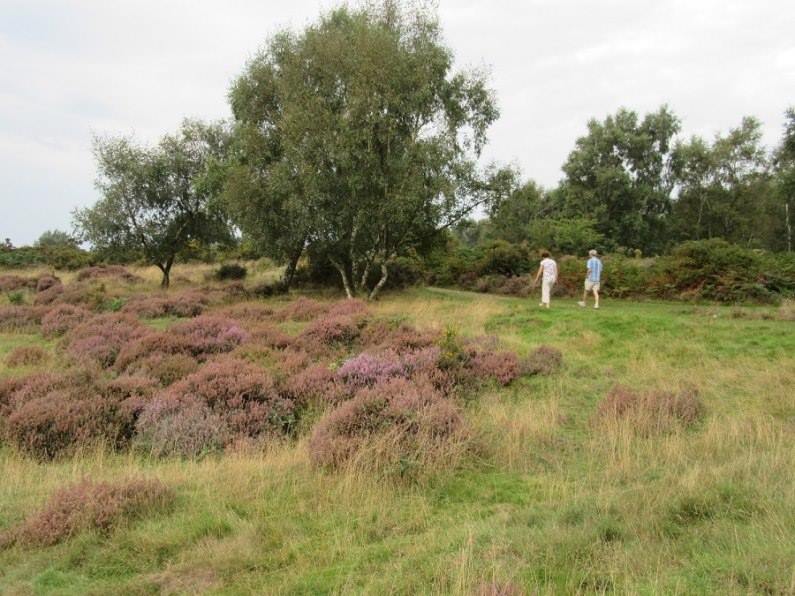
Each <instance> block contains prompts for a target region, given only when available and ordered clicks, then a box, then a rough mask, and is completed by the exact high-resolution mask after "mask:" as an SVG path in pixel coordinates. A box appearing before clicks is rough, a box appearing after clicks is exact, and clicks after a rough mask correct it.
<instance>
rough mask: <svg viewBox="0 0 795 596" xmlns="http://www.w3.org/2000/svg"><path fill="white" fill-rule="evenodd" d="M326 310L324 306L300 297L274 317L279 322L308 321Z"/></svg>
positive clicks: (326, 307)
mask: <svg viewBox="0 0 795 596" xmlns="http://www.w3.org/2000/svg"><path fill="white" fill-rule="evenodd" d="M327 309H328V306H327V305H326V304H323V303H322V302H318V301H317V300H312V299H311V298H304V297H303V296H301V297H300V298H298V299H297V300H293V301H291V302H290V303H289V304H288V305H287V306H286V307H284V308H283V309H282V310H280V311H279V312H278V313H276V317H277V318H279V319H281V320H290V321H309V320H311V319H314V318H315V317H318V316H320V315H322V314H324V313H325V312H326V310H327Z"/></svg>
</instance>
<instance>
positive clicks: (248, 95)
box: [74, 0, 795, 298]
mask: <svg viewBox="0 0 795 596" xmlns="http://www.w3.org/2000/svg"><path fill="white" fill-rule="evenodd" d="M453 58H454V56H453V52H452V50H451V49H450V48H448V47H447V46H446V45H445V43H444V40H443V37H442V31H441V27H440V24H439V21H438V18H437V16H436V15H435V13H433V12H432V11H428V10H426V9H417V8H412V9H407V8H405V7H403V6H402V5H401V4H400V3H399V2H397V1H394V0H385V1H382V2H380V3H373V4H369V5H367V6H366V7H364V8H355V9H354V8H349V7H340V8H336V9H334V10H331V11H330V12H328V13H326V14H324V15H322V16H321V17H320V18H319V19H318V20H317V21H316V22H315V23H313V24H311V25H309V26H307V27H305V28H304V29H303V30H301V31H297V32H296V31H290V30H283V31H280V32H278V33H277V34H275V35H273V36H272V37H271V38H270V39H269V40H268V42H267V43H266V45H265V46H264V48H263V49H262V50H261V51H260V52H259V53H258V54H257V55H256V56H255V57H254V58H253V59H251V60H250V61H249V62H248V64H246V66H245V68H244V69H243V72H242V73H241V74H240V76H238V77H237V78H236V79H235V80H234V81H233V82H232V85H231V88H230V91H229V102H230V106H231V111H232V119H231V120H230V121H228V122H213V123H203V122H200V121H195V120H186V121H184V122H183V124H182V126H181V128H180V129H179V130H178V131H177V133H176V134H173V135H166V136H164V137H163V138H162V139H161V141H160V142H159V143H157V144H156V145H154V146H143V145H141V144H139V143H137V142H136V141H135V140H134V139H132V138H127V137H104V138H97V139H95V141H94V152H95V156H96V160H97V164H98V180H97V186H98V188H99V190H100V192H101V198H100V200H99V201H98V202H97V203H96V204H95V205H93V206H91V207H88V208H85V209H80V210H77V211H76V212H75V217H74V220H75V228H76V231H77V234H78V236H79V239H80V240H82V241H85V242H88V243H90V244H91V246H92V247H93V249H94V250H96V251H98V252H99V253H100V254H103V255H106V256H107V257H108V258H115V259H123V258H128V259H129V258H135V259H142V260H145V261H146V262H148V263H151V264H153V265H156V266H157V267H159V268H160V269H161V271H162V273H163V285H164V286H168V284H169V273H170V270H171V266H172V264H173V263H174V262H175V260H177V259H179V258H181V257H182V256H184V255H185V254H186V253H188V252H189V251H190V250H192V249H195V247H196V246H198V245H209V244H220V245H229V244H233V243H236V242H237V243H239V242H245V243H247V245H249V246H251V247H253V249H254V250H255V251H256V253H257V254H261V255H265V256H268V257H271V258H273V259H275V260H277V261H278V262H280V263H282V264H284V265H286V267H285V274H284V279H283V281H282V284H283V287H284V288H287V287H289V286H290V284H291V283H292V281H293V279H294V274H295V272H296V269H297V267H298V264H299V261H300V260H301V259H302V258H305V257H308V259H309V261H310V262H312V263H314V264H319V265H324V266H328V267H329V268H330V269H332V270H333V271H335V272H336V275H337V276H338V279H339V282H340V284H341V285H342V287H344V289H345V291H346V293H347V294H348V296H353V295H356V294H363V295H366V296H368V297H370V298H375V297H376V296H377V295H378V293H379V291H380V290H381V289H382V288H383V287H384V285H385V284H386V283H387V281H388V279H389V274H390V266H391V264H392V263H393V262H394V261H395V259H398V258H400V257H402V256H404V255H406V254H408V253H411V254H414V255H422V254H427V253H428V252H429V251H432V250H434V249H438V247H439V246H440V244H444V242H445V240H446V239H447V238H449V237H450V236H451V235H455V236H457V237H458V238H460V239H463V240H464V241H465V242H470V243H477V242H480V241H482V240H484V239H495V238H496V239H503V240H507V241H509V242H517V243H526V244H528V245H529V246H531V247H541V246H543V247H547V248H550V249H553V250H558V251H562V252H580V251H582V250H583V249H585V248H590V247H594V246H595V247H598V248H601V249H602V250H605V251H620V250H623V251H634V252H638V253H642V254H661V253H664V252H666V251H667V250H669V249H670V248H671V247H672V246H673V245H674V244H676V243H677V242H681V241H684V240H689V239H707V238H717V237H720V238H724V239H726V240H727V241H729V242H732V243H737V244H741V245H743V246H748V247H757V248H764V249H769V250H773V251H783V250H791V248H792V246H791V242H792V240H791V229H790V227H789V226H790V224H789V214H790V211H791V209H792V207H793V205H792V201H793V197H794V196H795V110H792V109H791V110H789V111H788V112H787V113H786V122H787V124H786V127H785V130H784V134H783V138H782V141H781V144H780V146H778V147H777V148H776V149H775V150H774V151H769V150H767V149H766V148H765V147H764V146H763V145H762V144H761V127H760V123H759V122H758V121H757V120H755V119H753V118H745V119H743V120H742V122H741V123H740V125H739V126H738V127H737V128H735V129H732V130H730V131H728V133H726V134H723V135H718V136H716V137H715V138H714V139H711V140H705V139H702V138H700V137H691V138H683V137H681V136H680V133H681V123H680V120H679V119H678V117H677V116H676V115H675V114H674V113H673V112H672V111H671V110H670V109H669V108H667V107H665V106H663V107H661V108H660V109H659V110H658V111H656V112H654V113H651V114H646V115H644V116H642V117H641V116H639V115H638V114H637V113H636V112H634V111H631V110H626V109H621V110H619V111H618V112H617V113H615V114H613V115H610V116H608V117H607V118H605V119H604V120H602V121H598V120H591V121H590V122H589V123H588V127H587V133H586V134H585V135H584V136H582V137H581V138H579V139H577V141H576V144H575V147H574V149H573V150H572V152H571V153H570V155H569V156H568V159H567V160H566V162H565V163H564V164H563V173H564V176H563V179H562V180H561V182H560V184H559V185H558V186H557V187H555V188H552V189H544V188H542V187H541V186H539V185H538V184H536V183H535V182H533V181H525V180H523V179H522V175H521V173H520V172H519V171H517V170H516V169H514V168H510V167H502V166H499V165H496V164H491V165H487V166H483V165H481V163H480V161H481V160H480V156H481V152H482V150H483V147H484V146H485V144H486V142H487V132H488V129H489V127H490V125H491V124H492V123H493V122H494V121H495V120H496V119H497V118H498V117H499V110H498V108H497V103H496V98H495V94H494V92H493V91H492V90H491V89H490V88H489V85H488V78H487V76H486V75H485V73H483V72H478V71H457V70H455V69H454V67H453ZM476 213H484V214H485V215H486V217H485V218H483V219H480V220H475V219H473V215H474V214H476Z"/></svg>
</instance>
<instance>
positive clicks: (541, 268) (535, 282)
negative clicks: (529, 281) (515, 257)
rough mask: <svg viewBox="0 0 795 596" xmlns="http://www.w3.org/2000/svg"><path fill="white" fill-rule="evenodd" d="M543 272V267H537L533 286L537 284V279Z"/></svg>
mask: <svg viewBox="0 0 795 596" xmlns="http://www.w3.org/2000/svg"><path fill="white" fill-rule="evenodd" d="M543 271H544V266H543V265H539V266H538V273H536V278H535V279H534V280H533V284H534V285H535V284H537V283H538V278H539V277H541V274H542V273H543Z"/></svg>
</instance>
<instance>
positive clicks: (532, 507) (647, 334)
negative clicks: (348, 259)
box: [0, 281, 795, 594]
mask: <svg viewBox="0 0 795 596" xmlns="http://www.w3.org/2000/svg"><path fill="white" fill-rule="evenodd" d="M151 283H152V284H154V283H156V281H151ZM374 309H375V311H376V312H378V313H379V314H382V315H386V316H391V317H400V318H405V319H406V320H407V321H409V322H411V323H414V324H417V325H419V326H434V327H442V328H443V327H447V326H452V327H454V328H457V329H458V330H460V332H461V333H464V334H483V333H486V334H492V335H497V336H499V337H500V338H501V340H502V342H503V343H504V344H505V345H506V346H507V347H510V348H511V349H515V350H517V351H518V352H521V353H527V352H529V351H530V350H532V349H533V348H535V347H536V346H538V345H540V344H549V345H552V346H555V347H557V348H559V349H560V350H562V352H563V354H564V369H563V371H562V372H560V373H558V374H556V375H553V376H551V377H544V378H532V379H529V380H523V381H521V382H519V383H517V384H515V385H513V386H511V387H508V388H504V389H503V388H496V387H492V388H488V389H486V390H484V391H483V392H482V394H481V395H479V396H478V398H477V399H476V400H473V401H472V402H471V403H469V404H468V405H467V408H466V415H467V417H468V419H469V420H470V423H471V424H472V425H473V426H474V427H475V429H476V431H477V434H478V441H479V444H480V445H481V448H480V450H479V451H478V455H477V457H473V458H472V459H471V460H470V461H468V462H467V463H466V465H465V466H464V468H463V469H460V470H457V471H455V472H449V471H440V472H439V473H438V474H435V475H433V476H431V478H430V479H428V480H425V481H423V482H421V483H419V484H411V485H409V484H395V483H392V482H384V481H383V479H380V478H377V477H372V476H367V475H365V474H363V473H356V472H353V471H349V472H341V473H335V474H331V473H326V472H321V471H318V470H316V469H314V468H313V467H311V466H310V464H309V461H308V456H307V448H306V444H305V438H299V439H298V440H297V441H296V442H289V443H285V444H279V445H274V446H273V447H272V449H271V450H270V451H268V452H266V453H260V452H257V453H247V452H241V453H233V454H227V455H224V456H223V457H217V458H208V459H205V460H201V461H197V462H181V461H157V462H155V461H150V460H146V459H141V458H139V457H136V456H133V455H129V454H108V453H105V452H102V451H92V452H86V453H84V454H82V455H80V456H79V457H76V458H73V459H70V460H68V461H61V462H55V463H48V464H39V463H34V462H32V461H30V460H28V459H26V458H24V457H22V456H20V455H18V454H16V453H14V452H12V451H11V450H10V449H8V448H2V447H0V476H1V477H2V479H3V480H2V482H0V528H3V527H7V526H10V525H12V524H14V523H15V522H17V521H19V520H21V519H22V518H24V517H25V516H26V515H27V514H28V513H30V512H31V511H33V510H35V509H36V508H37V507H38V506H40V505H41V504H42V503H43V502H44V501H46V499H47V498H48V496H49V495H50V494H51V493H52V492H53V491H54V490H55V489H56V488H58V487H60V486H63V485H64V484H67V483H70V482H73V481H77V480H79V479H81V478H83V477H91V478H92V479H94V480H120V479H123V478H128V477H140V476H143V477H156V478H159V479H161V480H162V481H164V482H165V483H166V484H168V485H169V486H172V487H173V488H175V490H176V491H177V495H178V502H177V506H176V508H175V509H174V511H173V512H171V513H166V514H162V515H158V516H155V517H150V518H147V519H145V520H141V521H137V522H134V523H130V524H128V525H125V526H122V527H119V528H117V529H116V530H114V532H113V533H112V534H110V535H109V536H103V535H99V534H95V533H92V532H84V533H82V534H79V535H78V536H76V537H74V538H72V539H71V540H69V541H67V542H64V543H62V544H60V545H57V546H54V547H50V548H46V549H37V550H30V549H23V548H21V547H14V548H11V549H7V550H5V551H0V593H10V594H15V593H18V594H28V593H34V594H44V593H47V594H49V593H55V594H77V593H80V594H83V593H88V594H105V593H110V592H117V593H125V594H126V593H132V594H138V593H140V594H149V593H197V592H208V593H223V594H248V593H275V594H323V593H356V594H358V593H367V594H381V593H396V594H418V593H423V594H425V593H432V594H435V593H438V594H470V593H472V591H473V590H474V589H475V588H476V586H477V585H479V584H481V583H484V582H485V583H490V582H492V581H493V582H497V583H508V582H511V583H513V584H515V585H518V586H521V587H523V588H525V589H526V590H527V591H528V593H534V592H538V593H542V594H561V593H577V592H581V593H605V592H611V591H615V592H619V593H638V594H657V593H660V594H663V593H664V594H671V593H673V594H693V593H721V594H746V593H769V594H788V593H793V592H795V565H794V562H795V483H793V481H792V479H793V477H795V424H794V422H795V400H793V395H792V393H793V392H792V387H795V327H793V325H794V324H793V323H792V322H790V321H782V320H775V319H767V318H764V317H761V316H756V315H758V314H759V313H760V312H761V311H760V310H759V309H747V311H748V313H749V316H737V314H736V311H737V310H738V309H737V308H703V307H692V306H687V305H683V304H676V303H632V302H618V301H611V300H605V301H604V303H603V308H602V309H601V310H599V311H594V310H592V309H587V310H585V309H580V308H578V307H577V306H576V304H575V303H574V302H573V301H556V302H555V303H554V304H553V309H552V310H550V311H544V310H540V309H538V307H537V306H536V302H535V301H534V300H533V299H527V300H521V299H514V298H504V297H494V296H486V295H480V294H471V293H466V292H456V291H448V290H438V289H420V290H412V291H408V292H404V293H397V294H390V295H387V296H385V297H384V299H383V300H382V301H381V302H379V303H378V304H377V305H375V306H374ZM741 311H743V312H744V311H745V309H741ZM763 314H764V313H763ZM169 323H170V321H167V320H163V321H162V322H161V323H158V325H160V324H162V325H163V326H166V325H167V324H169ZM19 345H44V346H46V347H50V348H52V347H53V346H52V345H51V344H48V343H43V342H42V340H41V339H40V338H38V337H37V336H34V335H25V334H3V335H0V375H6V374H17V373H16V371H9V370H6V369H4V368H2V367H3V364H2V360H3V358H4V354H6V353H7V352H8V351H10V350H11V349H13V348H14V347H16V346H19ZM23 372H24V371H23ZM616 383H621V384H625V385H628V386H630V387H635V388H638V389H665V388H677V387H680V386H682V387H683V386H696V387H697V388H698V389H699V391H700V393H701V395H702V398H703V400H704V402H705V405H706V408H707V417H706V419H705V420H704V421H703V422H702V423H701V424H700V425H699V426H697V427H696V428H695V429H693V430H690V431H680V432H674V433H671V434H666V435H652V436H643V435H641V434H638V433H636V432H634V429H632V428H630V427H628V426H627V425H621V424H617V425H615V426H612V427H603V426H596V425H594V424H593V412H594V410H595V407H596V404H597V402H598V400H599V399H600V398H601V397H602V396H603V395H604V394H605V392H606V391H607V390H608V389H609V388H610V387H612V386H613V385H614V384H616Z"/></svg>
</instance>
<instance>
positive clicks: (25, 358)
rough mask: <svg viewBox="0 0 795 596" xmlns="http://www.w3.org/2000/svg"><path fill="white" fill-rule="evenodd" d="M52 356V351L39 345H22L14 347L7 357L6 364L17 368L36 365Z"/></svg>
mask: <svg viewBox="0 0 795 596" xmlns="http://www.w3.org/2000/svg"><path fill="white" fill-rule="evenodd" d="M49 357H50V353H49V352H48V351H47V350H45V349H44V348H40V347H38V346H21V347H19V348H14V349H13V350H12V351H11V353H10V354H9V355H8V356H7V357H6V366H7V367H9V368H16V367H18V366H36V365H38V364H41V363H42V362H44V361H45V360H47V359H48V358H49Z"/></svg>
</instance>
